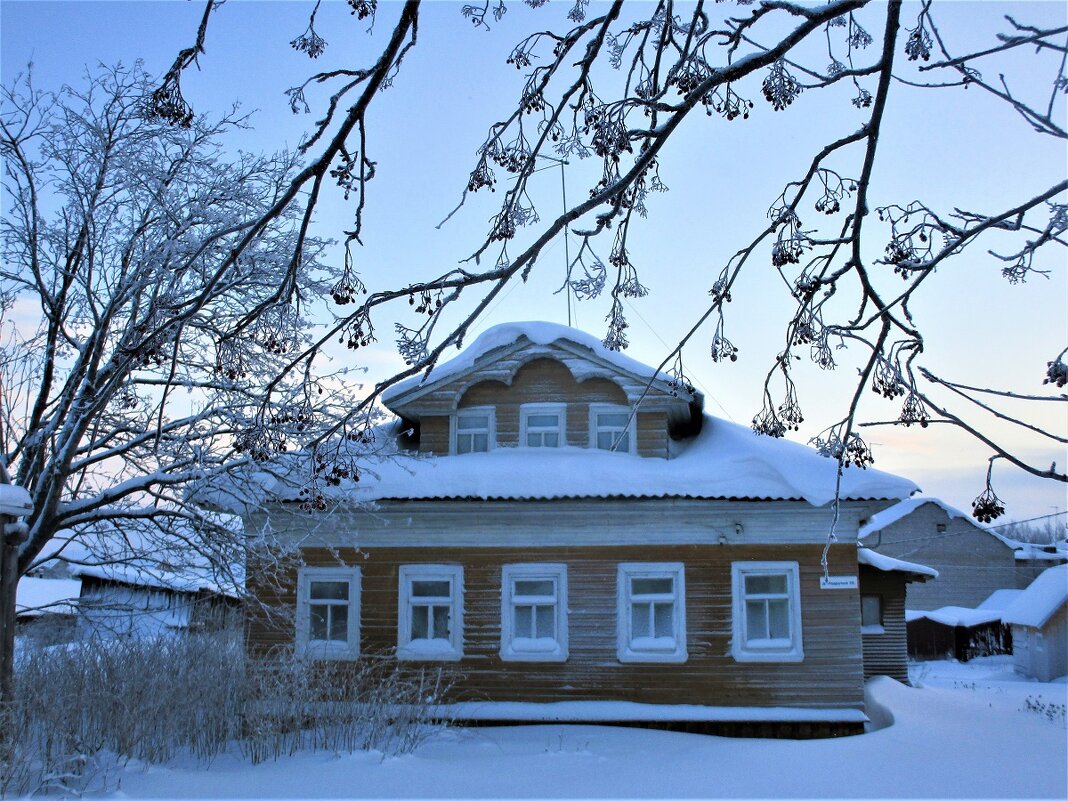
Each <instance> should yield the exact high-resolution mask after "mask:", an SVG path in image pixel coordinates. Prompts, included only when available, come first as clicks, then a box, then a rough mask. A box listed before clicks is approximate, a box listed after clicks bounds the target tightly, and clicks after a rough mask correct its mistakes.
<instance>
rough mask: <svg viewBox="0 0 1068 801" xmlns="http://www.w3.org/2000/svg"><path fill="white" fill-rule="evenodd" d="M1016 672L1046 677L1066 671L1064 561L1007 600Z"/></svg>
mask: <svg viewBox="0 0 1068 801" xmlns="http://www.w3.org/2000/svg"><path fill="white" fill-rule="evenodd" d="M1002 620H1003V621H1004V623H1006V624H1007V625H1010V626H1012V637H1013V664H1014V667H1015V669H1016V672H1017V673H1021V674H1023V675H1024V676H1030V677H1032V678H1036V679H1038V680H1039V681H1050V680H1051V679H1056V678H1058V677H1060V676H1065V675H1068V565H1059V566H1057V567H1051V568H1047V569H1046V571H1045V572H1044V573H1042V575H1040V576H1039V577H1038V578H1036V579H1035V580H1034V581H1033V582H1031V586H1030V587H1028V588H1027V589H1026V590H1024V591H1023V592H1021V593H1020V595H1019V596H1018V597H1017V598H1016V599H1015V600H1013V601H1012V603H1010V604H1009V606H1008V608H1006V609H1005V611H1004V612H1003V614H1002Z"/></svg>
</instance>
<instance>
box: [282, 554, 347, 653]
mask: <svg viewBox="0 0 1068 801" xmlns="http://www.w3.org/2000/svg"><path fill="white" fill-rule="evenodd" d="M359 575H360V574H359V569H358V568H319V567H303V568H301V569H300V570H299V571H298V573H297V584H298V589H297V593H298V598H299V601H298V609H297V621H296V622H297V625H296V629H297V632H296V644H297V648H298V649H299V650H301V651H302V652H304V653H308V654H310V655H312V656H314V657H316V658H330V659H342V658H344V659H347V658H353V657H355V656H357V655H358V652H359V643H360V637H359V620H360V619H359V593H360V584H359Z"/></svg>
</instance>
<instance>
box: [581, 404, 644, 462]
mask: <svg viewBox="0 0 1068 801" xmlns="http://www.w3.org/2000/svg"><path fill="white" fill-rule="evenodd" d="M632 429H633V426H632V420H631V414H630V409H628V408H627V407H626V406H615V405H610V404H590V447H591V448H599V449H600V450H602V451H610V450H615V451H618V452H619V453H633V452H634V439H635V438H634V435H633V430H632Z"/></svg>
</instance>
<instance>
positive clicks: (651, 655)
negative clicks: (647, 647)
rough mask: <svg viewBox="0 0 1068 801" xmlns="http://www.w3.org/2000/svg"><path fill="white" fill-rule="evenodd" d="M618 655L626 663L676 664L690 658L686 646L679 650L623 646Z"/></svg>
mask: <svg viewBox="0 0 1068 801" xmlns="http://www.w3.org/2000/svg"><path fill="white" fill-rule="evenodd" d="M616 656H617V658H618V659H619V661H620V662H624V663H634V662H659V663H662V664H675V665H681V664H682V663H683V662H685V661H686V660H687V659H689V658H690V657H689V654H687V653H686V649H685V648H683V649H680V650H677V651H641V650H635V649H633V648H623V649H621V650H619V651H618V652H617V654H616Z"/></svg>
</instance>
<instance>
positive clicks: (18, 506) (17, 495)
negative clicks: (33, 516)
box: [0, 484, 33, 517]
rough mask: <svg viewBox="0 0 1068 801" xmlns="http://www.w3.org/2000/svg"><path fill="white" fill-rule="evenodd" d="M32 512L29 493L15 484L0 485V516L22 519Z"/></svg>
mask: <svg viewBox="0 0 1068 801" xmlns="http://www.w3.org/2000/svg"><path fill="white" fill-rule="evenodd" d="M32 511H33V501H32V500H31V499H30V493H28V492H26V490H24V489H23V488H22V487H20V486H18V485H17V484H0V514H2V515H11V516H13V517H22V516H23V515H28V514H29V513H30V512H32Z"/></svg>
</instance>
